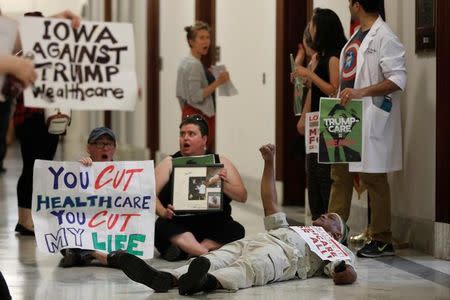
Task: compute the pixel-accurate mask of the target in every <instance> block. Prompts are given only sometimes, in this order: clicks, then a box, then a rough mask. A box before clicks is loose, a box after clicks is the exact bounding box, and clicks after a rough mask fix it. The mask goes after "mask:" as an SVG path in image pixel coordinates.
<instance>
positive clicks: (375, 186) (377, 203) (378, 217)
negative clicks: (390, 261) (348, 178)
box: [360, 173, 392, 243]
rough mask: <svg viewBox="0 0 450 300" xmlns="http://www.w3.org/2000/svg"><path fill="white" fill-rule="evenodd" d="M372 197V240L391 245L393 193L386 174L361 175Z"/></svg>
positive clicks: (370, 228) (370, 227)
mask: <svg viewBox="0 0 450 300" xmlns="http://www.w3.org/2000/svg"><path fill="white" fill-rule="evenodd" d="M360 176H361V180H362V181H363V182H364V184H365V185H366V186H367V191H368V193H369V197H370V208H371V215H370V218H371V219H370V220H371V221H370V226H369V230H370V233H371V234H372V239H374V240H377V241H381V242H384V243H391V238H392V234H391V193H390V189H389V183H388V180H387V174H386V173H360Z"/></svg>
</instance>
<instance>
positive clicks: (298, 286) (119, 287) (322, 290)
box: [0, 147, 450, 300]
mask: <svg viewBox="0 0 450 300" xmlns="http://www.w3.org/2000/svg"><path fill="white" fill-rule="evenodd" d="M5 165H6V168H7V172H6V173H5V174H3V175H1V176H0V270H1V271H2V272H3V274H4V276H5V278H6V281H7V282H8V285H9V288H10V292H11V294H12V296H13V299H18V300H19V299H45V300H53V299H77V300H78V299H108V300H113V299H133V300H134V299H136V300H137V299H177V298H184V299H185V298H186V297H182V296H179V295H178V292H177V290H172V291H171V292H169V293H164V294H155V293H153V291H152V290H151V289H149V288H147V287H146V286H143V285H140V284H138V283H135V282H133V281H131V280H129V279H128V278H127V277H126V276H125V275H124V274H123V273H122V272H121V271H119V270H115V269H109V268H102V267H83V268H72V269H62V268H59V267H58V266H57V265H58V262H59V260H60V257H59V255H54V256H51V255H47V254H44V253H40V252H39V251H38V250H37V249H36V246H35V240H34V238H32V237H21V236H17V235H15V234H14V232H13V229H14V226H15V224H16V222H17V208H16V205H17V202H16V181H17V177H18V175H19V173H20V168H21V162H20V159H19V154H18V152H17V149H16V148H14V147H12V148H11V149H10V151H9V153H8V157H7V159H6V161H5ZM233 209H234V211H233V214H234V216H235V218H236V219H237V220H239V221H240V222H241V223H243V224H244V225H245V226H246V228H247V233H248V235H254V234H255V233H256V232H259V231H261V230H263V224H262V219H261V214H262V209H261V206H260V204H259V203H258V199H249V201H248V203H247V204H243V205H234V208H233ZM291 210H292V209H291ZM294 210H295V209H294ZM292 215H293V216H295V214H292ZM149 263H150V264H151V265H153V266H155V267H157V268H159V267H171V266H178V265H180V263H168V262H164V261H162V260H160V259H159V258H155V259H152V260H150V261H149ZM357 272H358V280H357V282H356V283H355V284H353V285H350V286H335V285H334V284H333V282H332V280H330V279H328V278H325V277H323V278H312V279H307V280H303V281H301V280H292V281H289V282H282V283H276V284H271V285H268V286H265V287H255V288H249V289H245V290H240V291H238V292H236V293H228V292H216V293H211V294H208V295H198V296H195V298H204V299H283V300H288V299H447V300H448V299H450V261H442V260H437V259H434V258H433V257H430V256H428V255H425V254H422V253H419V252H416V251H414V250H410V249H402V250H399V251H397V256H395V257H388V258H380V259H359V260H358V261H357ZM0 300H2V299H0Z"/></svg>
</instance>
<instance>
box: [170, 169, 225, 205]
mask: <svg viewBox="0 0 450 300" xmlns="http://www.w3.org/2000/svg"><path fill="white" fill-rule="evenodd" d="M222 168H223V164H213V165H201V166H200V165H179V166H174V167H173V186H172V191H173V193H172V205H173V206H174V208H175V212H189V213H195V212H203V213H204V212H212V211H221V210H222V207H223V206H222V201H223V182H222V179H221V178H220V177H219V172H220V170H221V169H222Z"/></svg>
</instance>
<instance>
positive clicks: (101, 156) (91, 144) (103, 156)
mask: <svg viewBox="0 0 450 300" xmlns="http://www.w3.org/2000/svg"><path fill="white" fill-rule="evenodd" d="M86 151H87V153H88V154H89V156H88V157H83V158H81V159H80V163H82V164H83V165H85V166H91V165H92V162H97V161H113V159H114V153H115V152H116V135H115V134H114V132H113V131H112V130H111V129H109V128H106V127H98V128H95V129H93V130H92V131H91V133H90V134H89V138H88V141H87V145H86ZM61 253H62V255H63V256H64V257H63V259H62V260H61V263H60V266H61V267H63V268H70V267H75V266H82V265H87V264H90V263H91V262H92V261H93V260H94V259H97V260H98V261H99V262H100V263H101V264H102V265H107V266H110V267H114V266H113V265H111V264H108V262H107V255H106V254H105V253H102V252H98V251H94V250H84V249H77V248H71V249H63V250H62V251H61Z"/></svg>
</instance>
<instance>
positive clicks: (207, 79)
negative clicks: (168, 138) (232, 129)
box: [176, 21, 230, 152]
mask: <svg viewBox="0 0 450 300" xmlns="http://www.w3.org/2000/svg"><path fill="white" fill-rule="evenodd" d="M184 30H185V31H186V38H187V42H188V44H189V48H190V52H191V53H190V55H189V56H187V57H185V58H184V59H183V60H182V61H181V63H180V65H179V66H178V71H177V87H176V96H177V98H178V101H179V103H180V107H181V114H182V119H184V118H186V117H187V116H189V115H195V114H200V115H202V116H203V118H204V119H205V120H206V121H207V122H208V127H209V135H208V149H209V150H210V151H211V152H214V149H215V148H214V145H215V132H216V119H215V114H216V103H215V101H216V99H215V90H216V89H217V88H218V87H219V86H221V85H223V84H225V83H226V82H228V81H229V80H230V74H229V73H228V72H223V73H221V74H220V75H219V77H218V78H214V76H213V75H212V74H211V72H209V70H208V69H207V68H205V67H204V66H203V64H202V62H201V61H200V59H201V58H202V56H204V55H206V54H208V51H209V47H210V44H211V38H210V32H211V30H210V27H209V25H208V24H206V23H204V22H201V21H197V22H196V23H195V24H194V25H192V26H186V27H185V28H184Z"/></svg>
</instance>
